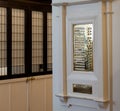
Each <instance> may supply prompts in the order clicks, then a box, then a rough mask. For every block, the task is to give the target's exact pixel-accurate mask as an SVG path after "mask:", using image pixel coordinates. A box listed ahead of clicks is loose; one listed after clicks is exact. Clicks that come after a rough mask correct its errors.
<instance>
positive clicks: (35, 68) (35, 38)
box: [32, 11, 43, 72]
mask: <svg viewBox="0 0 120 111" xmlns="http://www.w3.org/2000/svg"><path fill="white" fill-rule="evenodd" d="M41 71H43V13H42V12H38V11H32V72H41Z"/></svg>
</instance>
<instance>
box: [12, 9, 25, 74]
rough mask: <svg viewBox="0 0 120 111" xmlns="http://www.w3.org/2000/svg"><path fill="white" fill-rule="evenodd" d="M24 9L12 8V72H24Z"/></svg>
mask: <svg viewBox="0 0 120 111" xmlns="http://www.w3.org/2000/svg"><path fill="white" fill-rule="evenodd" d="M24 13H25V12H24V10H21V9H12V74H22V73H25V63H24V59H25V57H24V51H25V46H24V35H25V31H24V30H25V25H24V20H25V15H24Z"/></svg>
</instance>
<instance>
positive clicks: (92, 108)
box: [52, 0, 120, 111]
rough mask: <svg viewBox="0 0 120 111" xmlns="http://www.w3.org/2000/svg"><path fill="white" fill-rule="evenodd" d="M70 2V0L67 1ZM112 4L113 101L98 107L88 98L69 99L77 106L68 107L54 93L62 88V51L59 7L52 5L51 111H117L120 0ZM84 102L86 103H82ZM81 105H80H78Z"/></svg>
mask: <svg viewBox="0 0 120 111" xmlns="http://www.w3.org/2000/svg"><path fill="white" fill-rule="evenodd" d="M68 1H69V0H68ZM53 2H56V3H57V2H62V1H60V0H53ZM69 2H70V1H69ZM112 6H113V17H112V19H113V21H112V22H113V24H112V25H113V27H112V29H113V31H112V33H113V40H112V42H113V53H112V55H113V56H112V58H113V64H112V66H113V73H112V74H113V75H112V76H111V77H112V79H110V78H111V77H110V78H109V79H110V80H112V84H111V85H112V86H110V87H111V88H112V92H111V93H112V96H113V97H112V99H113V102H112V103H111V107H110V105H109V104H108V106H107V107H106V108H104V109H103V108H102V107H99V106H100V104H99V105H98V103H97V102H93V101H89V100H81V99H79V100H76V99H69V102H70V103H73V104H74V103H78V104H79V106H72V107H70V108H68V104H64V102H61V101H60V100H59V98H58V97H56V94H58V93H59V92H61V89H62V85H63V84H62V81H60V80H61V78H62V76H61V74H62V66H61V63H62V61H61V55H60V54H61V52H62V46H61V43H62V42H61V41H62V40H61V35H62V34H61V31H60V28H61V24H60V21H61V7H55V6H53V11H52V14H53V25H52V26H53V40H52V41H53V111H83V110H84V111H119V109H120V95H119V94H120V87H119V84H120V74H119V73H120V50H119V47H120V43H119V42H120V37H119V35H120V28H119V26H120V12H119V10H120V0H113V3H112ZM84 104H86V105H84ZM80 105H81V106H80Z"/></svg>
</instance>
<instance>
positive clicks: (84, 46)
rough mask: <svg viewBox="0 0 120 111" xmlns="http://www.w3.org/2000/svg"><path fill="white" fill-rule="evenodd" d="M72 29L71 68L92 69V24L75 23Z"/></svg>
mask: <svg viewBox="0 0 120 111" xmlns="http://www.w3.org/2000/svg"><path fill="white" fill-rule="evenodd" d="M73 31H74V32H73V70H74V71H93V24H75V25H73Z"/></svg>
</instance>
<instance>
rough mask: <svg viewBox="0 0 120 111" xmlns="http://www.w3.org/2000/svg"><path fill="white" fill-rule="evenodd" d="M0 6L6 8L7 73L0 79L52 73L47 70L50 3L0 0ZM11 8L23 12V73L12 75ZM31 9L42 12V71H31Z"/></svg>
mask: <svg viewBox="0 0 120 111" xmlns="http://www.w3.org/2000/svg"><path fill="white" fill-rule="evenodd" d="M0 7H3V8H6V10H7V25H6V28H7V75H5V76H0V80H4V79H13V78H23V77H30V76H38V75H48V74H52V70H51V71H47V13H51V12H52V8H51V5H50V4H43V3H36V2H32V3H31V2H17V1H16V2H13V1H11V2H7V1H4V2H3V1H0ZM12 9H22V10H24V12H25V21H24V22H25V27H24V28H25V35H24V37H25V39H24V42H25V44H24V46H25V49H24V54H25V55H24V60H25V61H24V63H25V73H24V74H15V75H12ZM32 11H39V12H42V13H43V69H44V70H43V71H42V72H32ZM28 27H29V28H28Z"/></svg>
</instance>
